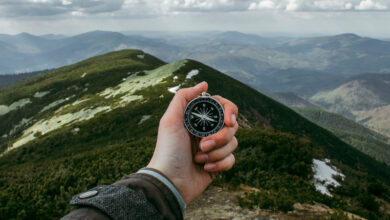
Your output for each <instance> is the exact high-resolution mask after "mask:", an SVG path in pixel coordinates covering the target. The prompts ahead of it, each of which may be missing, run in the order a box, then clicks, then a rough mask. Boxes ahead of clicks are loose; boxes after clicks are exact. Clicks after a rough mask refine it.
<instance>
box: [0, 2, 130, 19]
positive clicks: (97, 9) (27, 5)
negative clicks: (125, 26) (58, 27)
mask: <svg viewBox="0 0 390 220" xmlns="http://www.w3.org/2000/svg"><path fill="white" fill-rule="evenodd" d="M123 2H124V0H2V1H1V2H0V14H1V15H2V16H6V17H27V16H50V15H60V14H67V13H68V14H99V13H106V12H113V11H118V10H120V9H121V8H122V5H123Z"/></svg>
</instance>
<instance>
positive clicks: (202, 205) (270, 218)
mask: <svg viewBox="0 0 390 220" xmlns="http://www.w3.org/2000/svg"><path fill="white" fill-rule="evenodd" d="M252 190H256V189H254V188H250V187H247V186H240V187H239V188H237V189H230V188H228V187H221V186H210V187H209V188H208V189H207V190H206V192H205V193H203V195H202V196H200V197H199V198H198V199H196V200H195V201H193V202H192V203H191V204H190V205H189V206H188V207H187V211H186V212H185V214H184V219H186V220H197V219H210V220H211V219H213V220H227V219H232V220H247V219H253V220H296V219H306V220H311V219H313V220H314V219H330V217H329V215H330V214H331V213H333V210H332V209H330V208H329V207H327V206H325V205H322V204H314V205H309V204H299V203H297V204H295V205H294V211H292V212H289V213H275V212H270V211H267V210H261V209H260V208H255V209H246V208H241V207H240V206H239V205H238V204H237V197H238V196H240V195H243V194H244V193H245V192H248V191H252ZM346 214H348V216H349V217H350V219H363V218H360V217H358V216H356V215H353V214H351V213H346Z"/></svg>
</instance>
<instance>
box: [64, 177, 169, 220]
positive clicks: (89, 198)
mask: <svg viewBox="0 0 390 220" xmlns="http://www.w3.org/2000/svg"><path fill="white" fill-rule="evenodd" d="M70 204H71V205H75V206H78V207H90V208H93V209H95V210H96V209H97V210H100V211H101V212H102V214H103V213H104V215H106V217H109V219H162V217H161V216H160V213H159V212H158V211H157V210H156V208H155V207H154V206H153V205H152V204H151V203H150V202H148V201H147V200H146V198H145V197H143V196H142V195H139V194H138V193H137V192H135V191H134V190H133V189H131V188H129V187H126V186H118V185H102V186H98V187H95V188H93V189H90V190H89V191H87V192H85V193H81V194H79V195H75V196H73V198H72V200H71V202H70ZM76 211H77V210H76ZM89 212H92V211H91V210H89ZM70 214H72V213H70ZM74 214H78V215H85V214H86V213H85V211H81V212H80V211H78V212H77V213H73V216H74ZM70 217H72V215H70V216H65V217H64V218H63V219H66V220H68V219H72V218H70ZM80 217H81V216H80ZM73 219H82V218H73ZM103 219H104V218H103Z"/></svg>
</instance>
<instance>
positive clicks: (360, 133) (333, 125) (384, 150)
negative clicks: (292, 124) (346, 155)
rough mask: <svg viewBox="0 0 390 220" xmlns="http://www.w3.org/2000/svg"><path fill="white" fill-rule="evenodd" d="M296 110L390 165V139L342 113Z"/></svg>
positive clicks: (301, 108) (306, 109) (315, 109)
mask: <svg viewBox="0 0 390 220" xmlns="http://www.w3.org/2000/svg"><path fill="white" fill-rule="evenodd" d="M294 110H295V111H297V112H298V113H300V114H301V115H302V116H304V117H305V118H307V119H309V120H310V121H313V122H314V123H316V124H318V125H320V126H322V127H324V128H326V129H328V130H330V131H332V132H333V133H334V134H335V135H336V136H337V137H339V138H340V139H342V140H343V141H345V142H347V143H348V144H350V145H351V146H354V147H356V149H358V150H360V151H362V152H364V153H366V154H368V155H370V156H372V157H374V158H376V159H377V160H378V161H380V162H385V163H386V164H388V165H390V144H389V143H390V139H389V138H387V137H385V136H383V135H381V134H378V133H376V132H375V131H372V130H370V129H368V128H366V127H364V126H363V125H360V124H358V123H356V122H354V121H352V120H349V119H346V118H344V117H342V116H340V115H337V114H334V113H330V112H327V111H324V110H321V109H317V108H305V107H295V108H294Z"/></svg>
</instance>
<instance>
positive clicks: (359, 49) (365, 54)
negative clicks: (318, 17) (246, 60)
mask: <svg viewBox="0 0 390 220" xmlns="http://www.w3.org/2000/svg"><path fill="white" fill-rule="evenodd" d="M277 50H278V51H280V52H284V53H288V54H290V55H292V56H295V57H296V58H297V59H300V60H304V61H306V62H308V63H310V65H311V67H310V68H312V69H316V70H320V71H325V72H338V73H342V74H360V73H365V72H380V73H389V72H390V64H389V62H388V61H389V58H390V42H388V41H381V40H377V39H373V38H368V37H360V36H358V35H355V34H341V35H336V36H330V37H314V38H304V39H298V40H294V41H291V42H288V43H286V44H284V45H282V46H280V47H278V48H277Z"/></svg>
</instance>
